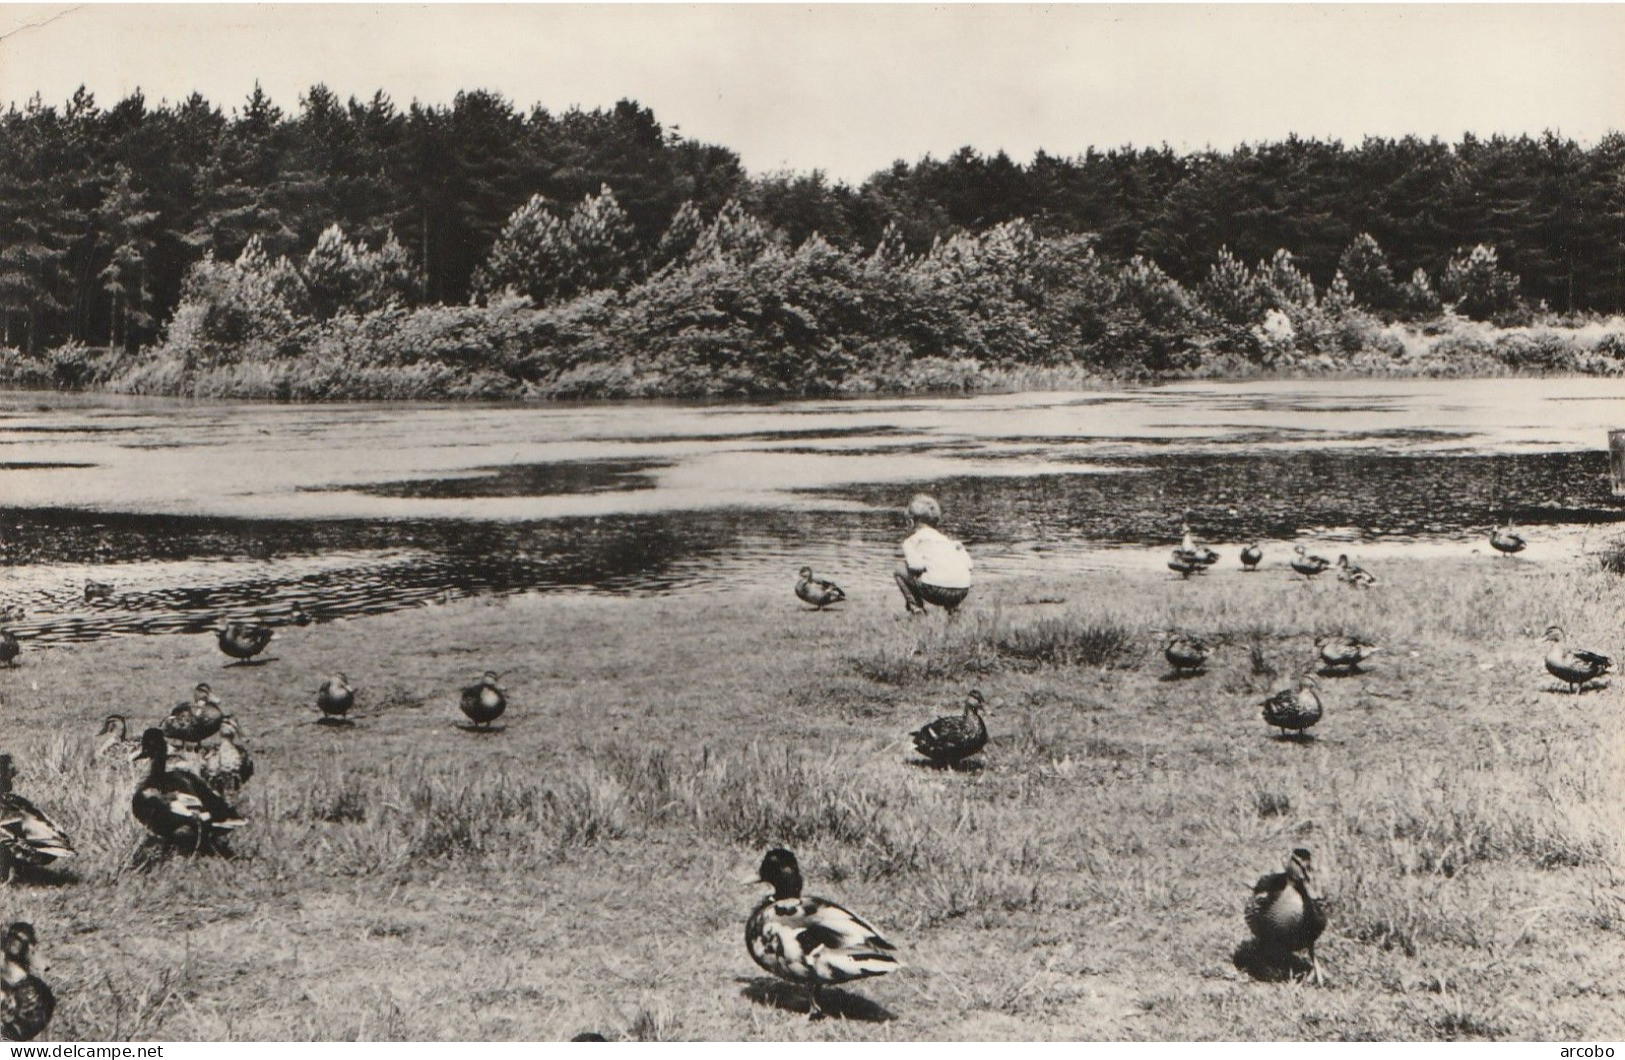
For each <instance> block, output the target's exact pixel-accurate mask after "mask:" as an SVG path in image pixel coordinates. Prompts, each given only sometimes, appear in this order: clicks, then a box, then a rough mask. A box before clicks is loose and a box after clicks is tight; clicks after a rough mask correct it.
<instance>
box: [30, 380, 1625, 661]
mask: <svg viewBox="0 0 1625 1060" xmlns="http://www.w3.org/2000/svg"><path fill="white" fill-rule="evenodd" d="M1610 427H1625V381H1619V380H1596V379H1551V380H1529V379H1519V380H1487V381H1436V380H1401V381H1395V380H1383V381H1336V382H1328V381H1292V382H1253V383H1222V384H1221V383H1202V384H1197V383H1188V384H1180V385H1175V386H1165V387H1157V388H1147V389H1136V390H1118V391H1092V392H1085V393H1037V394H1005V395H984V396H976V397H965V398H909V399H897V398H876V399H857V400H843V401H798V402H783V403H772V404H763V403H755V404H743V403H730V404H710V405H698V404H648V403H644V404H636V403H617V404H595V405H564V406H518V405H467V404H433V403H417V404H406V405H389V404H367V405H320V406H308V405H307V406H287V405H259V404H242V403H226V402H211V403H194V402H183V401H172V400H149V399H120V398H110V397H104V396H86V395H49V394H45V395H42V394H34V393H27V394H0V565H3V566H4V568H5V576H4V581H3V583H0V605H16V606H22V607H23V608H25V609H26V610H27V612H28V613H27V617H26V618H25V619H24V620H22V621H20V622H17V623H15V624H13V626H12V628H13V629H15V630H17V631H18V632H19V634H25V635H29V636H32V637H35V638H37V639H41V640H46V641H51V640H72V639H86V638H92V637H97V636H104V635H108V634H113V633H134V632H165V631H198V630H203V629H207V628H209V627H211V626H212V625H213V624H214V623H215V622H217V621H218V619H219V618H220V617H221V616H222V615H227V614H229V615H239V616H248V615H255V614H258V615H260V616H262V617H264V618H265V619H266V620H268V621H271V622H273V623H275V622H278V621H285V620H287V618H288V617H289V616H290V615H291V614H292V612H293V609H294V606H295V604H299V605H300V606H302V607H303V609H304V610H305V611H306V612H307V613H309V614H311V615H312V616H314V617H316V618H317V619H318V620H321V619H327V618H337V617H343V616H347V615H354V614H365V613H372V612H378V611H387V610H392V609H395V608H400V607H405V606H414V605H417V604H421V603H425V602H432V601H435V600H443V599H446V598H449V597H452V596H459V595H466V594H470V593H511V592H525V591H533V590H549V591H587V592H632V593H674V592H686V591H693V590H698V589H704V590H706V591H723V592H726V591H731V590H734V589H738V588H740V587H756V586H762V585H781V584H782V585H784V586H785V587H786V589H788V586H789V585H790V583H792V582H793V581H794V575H795V571H796V569H797V568H798V567H800V566H802V565H803V564H808V565H811V566H812V567H813V568H814V569H815V570H817V571H818V572H819V573H820V574H828V575H830V576H833V577H835V578H836V579H837V580H840V581H842V582H843V583H844V584H846V585H847V588H848V591H849V593H851V592H855V591H862V592H866V593H867V592H874V593H890V592H894V591H895V590H894V589H893V588H892V587H891V585H890V579H889V574H888V572H889V570H890V569H891V567H892V565H893V564H894V563H895V558H894V557H895V553H896V545H897V541H898V540H899V539H900V538H901V536H902V535H903V533H904V527H903V523H902V519H901V516H900V515H899V508H900V506H901V505H902V504H903V503H905V502H906V501H907V498H908V497H909V495H910V494H911V493H913V492H914V491H916V490H920V489H926V490H930V491H931V492H933V493H935V494H936V495H937V496H938V497H939V499H940V500H941V501H942V502H943V505H944V508H945V510H946V513H947V516H946V520H945V528H946V529H947V530H948V531H949V532H950V533H952V534H954V535H955V536H959V537H962V538H964V539H965V540H966V542H967V544H968V545H969V546H970V547H971V549H972V551H973V554H974V555H975V556H976V559H977V564H978V571H979V573H980V575H981V576H982V577H984V578H999V577H1007V576H1010V575H1013V574H1034V573H1043V572H1046V571H1062V570H1065V571H1073V570H1085V569H1099V568H1103V567H1123V566H1143V567H1147V568H1158V569H1160V568H1161V565H1162V561H1163V559H1164V558H1165V554H1166V548H1167V547H1168V546H1169V545H1170V544H1171V543H1172V542H1173V541H1175V540H1176V539H1177V538H1178V535H1179V525H1180V521H1181V518H1182V517H1186V516H1188V518H1189V519H1190V522H1191V524H1192V526H1193V527H1195V528H1196V530H1197V533H1198V535H1199V536H1200V537H1201V538H1203V539H1204V540H1206V541H1208V542H1210V543H1213V544H1215V545H1216V546H1217V547H1219V548H1220V549H1221V551H1223V550H1224V548H1225V546H1226V545H1230V546H1232V552H1233V546H1234V545H1235V544H1236V543H1238V542H1242V541H1247V540H1254V539H1257V540H1261V541H1264V542H1266V549H1267V550H1269V549H1272V548H1273V549H1278V550H1279V551H1280V552H1281V553H1283V554H1284V552H1285V551H1286V550H1287V548H1288V546H1289V545H1290V543H1292V542H1295V541H1304V542H1308V543H1310V544H1312V545H1317V546H1318V547H1320V548H1321V549H1322V550H1324V551H1330V552H1333V553H1335V552H1337V551H1347V552H1351V553H1354V554H1356V555H1358V556H1361V557H1364V558H1369V557H1370V556H1373V555H1380V554H1382V553H1385V552H1391V551H1395V550H1420V549H1436V550H1450V551H1457V552H1464V551H1465V550H1467V549H1470V548H1473V547H1480V546H1482V544H1483V538H1484V534H1485V533H1486V531H1487V528H1488V527H1489V526H1490V525H1491V524H1492V523H1494V522H1497V521H1499V520H1502V519H1506V518H1511V519H1514V520H1516V522H1517V523H1518V524H1519V525H1520V526H1521V527H1524V528H1526V529H1527V528H1534V530H1533V532H1532V533H1531V536H1532V537H1533V538H1534V539H1535V540H1536V545H1533V546H1532V547H1531V548H1530V550H1529V552H1528V553H1527V554H1526V555H1527V556H1528V557H1529V559H1530V560H1532V561H1535V562H1540V561H1542V559H1543V558H1545V559H1547V560H1551V559H1555V558H1561V557H1567V556H1572V555H1573V554H1574V553H1575V552H1576V551H1578V550H1581V549H1584V548H1587V547H1592V546H1594V545H1598V544H1601V543H1602V542H1603V541H1605V540H1606V539H1607V538H1608V537H1609V536H1611V534H1612V532H1613V530H1614V529H1617V528H1611V527H1610V526H1609V525H1608V524H1613V523H1617V522H1619V521H1622V520H1625V507H1622V506H1621V505H1620V504H1619V503H1617V502H1616V501H1615V500H1614V498H1613V497H1612V496H1611V495H1610V490H1609V484H1608V477H1607V452H1606V448H1607V431H1608V429H1609V428H1610ZM87 578H94V579H95V580H97V581H100V582H108V583H111V584H112V585H113V587H114V591H113V592H112V594H111V595H110V596H109V597H107V598H105V599H98V600H94V601H86V600H84V598H83V587H84V582H85V580H86V579H87Z"/></svg>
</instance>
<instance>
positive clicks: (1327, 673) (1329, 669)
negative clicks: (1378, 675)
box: [1315, 666, 1365, 677]
mask: <svg viewBox="0 0 1625 1060" xmlns="http://www.w3.org/2000/svg"><path fill="white" fill-rule="evenodd" d="M1315 673H1317V674H1319V675H1320V676H1321V677H1353V676H1354V675H1355V674H1363V673H1365V671H1364V670H1362V669H1360V668H1359V667H1358V666H1354V667H1346V666H1322V667H1321V668H1320V669H1318V670H1316V671H1315Z"/></svg>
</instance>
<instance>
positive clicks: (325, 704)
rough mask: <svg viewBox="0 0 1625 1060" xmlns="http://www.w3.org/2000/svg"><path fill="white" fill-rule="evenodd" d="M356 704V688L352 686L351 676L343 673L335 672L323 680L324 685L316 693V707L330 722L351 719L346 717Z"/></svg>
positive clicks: (323, 718)
mask: <svg viewBox="0 0 1625 1060" xmlns="http://www.w3.org/2000/svg"><path fill="white" fill-rule="evenodd" d="M353 706H355V689H354V688H351V687H350V680H349V678H347V677H345V676H344V675H343V674H334V675H333V676H332V677H329V678H328V679H327V680H326V681H323V682H322V687H321V689H320V690H319V691H317V693H316V709H318V710H320V711H321V712H322V720H323V721H326V722H330V723H337V722H346V721H349V719H348V718H346V717H345V715H346V714H348V713H350V708H351V707H353Z"/></svg>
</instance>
